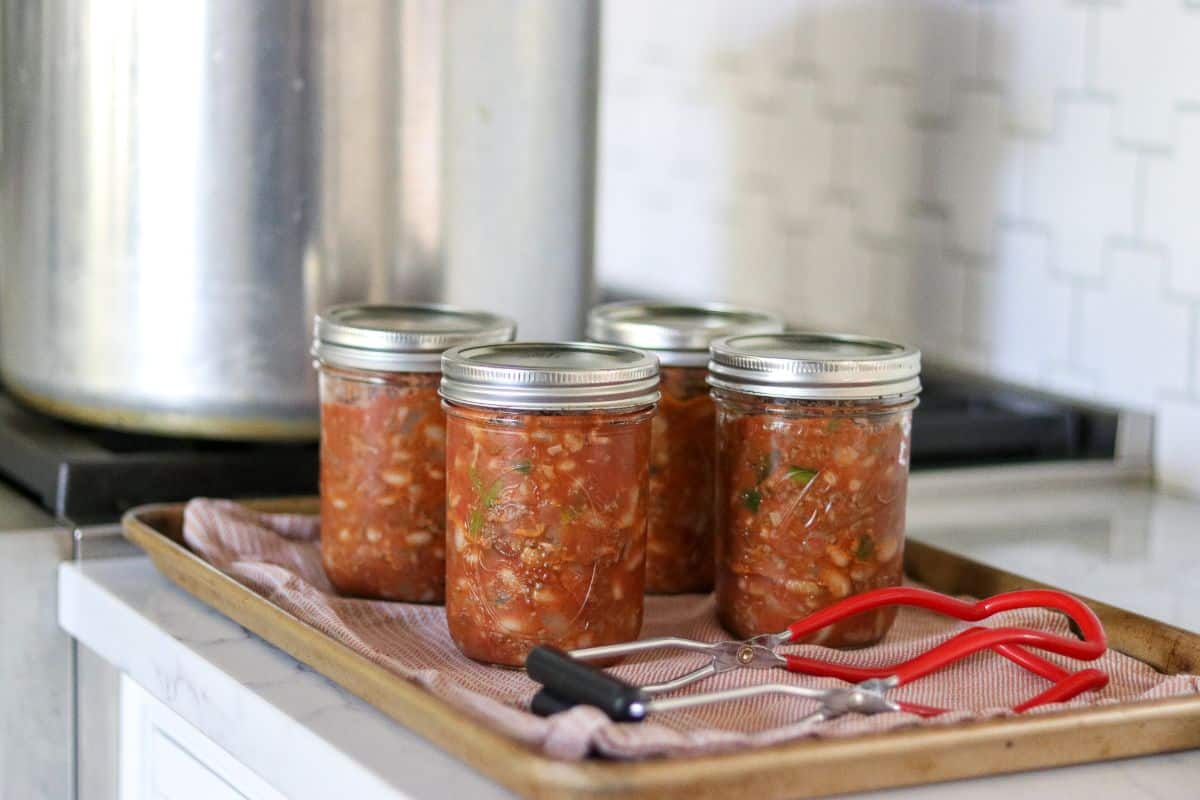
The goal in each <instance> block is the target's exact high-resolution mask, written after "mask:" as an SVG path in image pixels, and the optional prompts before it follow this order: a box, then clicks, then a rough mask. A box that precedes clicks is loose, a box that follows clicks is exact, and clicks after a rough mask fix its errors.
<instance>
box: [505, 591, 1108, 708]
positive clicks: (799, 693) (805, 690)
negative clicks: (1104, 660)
mask: <svg viewBox="0 0 1200 800" xmlns="http://www.w3.org/2000/svg"><path fill="white" fill-rule="evenodd" d="M893 605H898V606H909V607H913V608H923V609H927V610H930V611H935V612H938V613H941V614H945V615H946V616H950V617H955V618H957V619H960V620H963V621H967V622H979V621H980V620H983V619H986V618H988V617H991V616H992V615H994V614H998V613H1000V612H1003V611H1012V610H1015V609H1022V608H1048V609H1053V610H1055V611H1060V612H1062V613H1063V614H1065V615H1066V616H1067V617H1068V618H1069V619H1070V621H1071V625H1072V630H1073V631H1074V632H1076V633H1077V634H1078V636H1079V638H1077V639H1076V638H1070V637H1065V636H1059V635H1057V634H1053V633H1049V632H1046V631H1040V630H1035V629H1033V628H985V627H979V626H973V627H970V628H967V629H966V630H964V631H961V632H960V633H958V634H956V635H954V636H952V637H951V638H950V639H948V640H946V641H945V642H942V643H941V644H939V645H937V646H936V647H933V648H931V649H929V650H927V651H926V652H924V653H922V654H920V655H918V656H916V657H914V658H911V659H909V660H907V661H903V662H900V663H896V664H891V665H886V666H881V667H853V666H848V665H845V664H837V663H833V662H830V661H824V660H821V659H817V658H811V657H807V656H800V655H793V654H789V653H780V652H778V651H777V648H778V647H780V646H781V645H784V644H788V643H794V642H799V641H802V640H803V639H804V638H806V637H808V636H811V635H812V634H814V633H816V632H817V631H819V630H821V629H822V628H825V627H827V626H829V625H832V624H834V623H836V622H839V621H841V620H844V619H848V618H849V617H853V616H855V615H857V614H861V613H863V612H866V611H871V610H874V609H878V608H881V607H884V606H893ZM660 648H672V649H678V650H689V651H692V652H696V653H703V654H706V655H708V656H710V661H709V663H707V664H705V665H704V666H702V667H700V668H699V669H696V670H693V671H692V672H688V673H686V674H684V675H680V676H678V677H676V678H672V679H671V680H667V681H663V682H661V683H656V684H652V685H648V686H634V685H632V684H630V683H626V682H625V681H622V680H620V679H619V678H616V677H614V676H613V675H610V674H609V673H607V672H604V671H602V670H600V669H598V668H596V667H593V666H591V665H590V664H587V663H585V662H588V661H596V660H607V659H612V658H615V657H619V656H625V655H630V654H633V653H643V652H646V651H649V650H656V649H660ZM1026 648H1033V649H1036V650H1043V651H1046V652H1049V653H1055V654H1057V655H1061V656H1067V657H1069V658H1074V659H1079V660H1082V661H1094V660H1095V659H1097V658H1099V657H1100V656H1101V655H1103V654H1104V652H1105V650H1106V644H1105V637H1104V628H1103V626H1101V624H1100V620H1099V619H1098V618H1097V617H1096V615H1095V614H1094V613H1093V612H1092V610H1091V609H1090V608H1088V607H1087V605H1085V604H1084V603H1083V602H1082V601H1080V600H1078V599H1076V598H1074V597H1072V596H1071V595H1068V594H1064V593H1063V592H1056V591H1050V590H1047V589H1030V590H1023V591H1015V592H1006V593H1004V594H998V595H995V596H993V597H989V598H986V599H984V600H979V601H977V602H974V603H971V602H967V601H964V600H959V599H957V598H954V597H949V596H947V595H943V594H939V593H937V592H933V591H929V590H927V589H917V588H912V587H894V588H886V589H876V590H874V591H870V592H865V593H863V594H860V595H855V596H853V597H848V598H846V599H845V600H842V601H840V602H838V603H835V604H833V605H831V606H828V607H827V608H824V609H822V610H820V611H817V612H815V613H813V614H811V615H809V616H807V617H805V618H804V619H802V620H800V621H798V622H795V623H793V624H791V625H789V626H788V627H787V629H786V630H783V631H781V632H779V633H773V634H763V635H760V636H755V637H754V638H752V639H747V640H745V641H740V642H739V641H725V642H700V641H696V640H693V639H685V638H680V637H676V636H663V637H658V638H653V639H643V640H640V641H636V642H625V643H622V644H614V645H605V646H602V647H589V648H586V649H582V650H573V651H571V652H570V653H566V652H563V651H562V650H558V649H557V648H553V647H547V646H541V647H535V648H534V649H533V650H532V651H531V652H530V653H529V656H528V658H527V659H526V661H525V669H526V671H527V672H528V674H529V677H531V678H532V679H533V680H535V681H537V682H538V683H540V684H542V687H543V688H542V689H541V691H539V692H538V693H537V694H536V695H535V696H534V698H533V701H532V703H531V710H532V711H533V712H534V713H536V714H539V715H541V716H547V715H549V714H553V713H556V712H558V711H562V710H564V709H567V708H570V707H572V706H575V705H590V706H595V707H597V708H599V709H601V710H602V711H604V712H605V713H606V714H607V715H608V716H609V717H610V718H612V719H614V720H616V721H619V722H639V721H641V720H642V719H644V718H645V717H646V715H647V714H649V713H651V712H664V711H674V710H676V709H682V708H692V707H695V706H701V705H708V704H711V703H723V702H728V701H731V700H741V699H744V698H748V697H756V696H759V695H764V694H784V695H792V696H795V697H803V698H807V699H810V700H816V701H817V702H818V703H819V708H818V710H817V711H815V712H813V713H812V714H810V715H808V716H807V717H805V718H804V720H803V721H814V722H816V721H820V720H826V719H832V718H834V717H837V716H841V715H842V714H846V713H850V712H853V713H858V714H876V713H879V712H884V711H905V712H908V713H913V714H919V715H921V716H936V715H938V714H942V713H945V712H946V711H947V710H948V709H942V708H933V707H930V706H923V705H918V704H915V703H906V702H897V701H893V700H889V699H887V697H886V693H887V692H888V691H889V690H890V689H894V688H896V687H897V686H903V685H904V684H906V683H910V682H911V681H914V680H916V679H918V678H922V677H924V676H926V675H928V674H930V673H932V672H936V671H937V670H939V669H942V668H943V667H946V666H948V665H950V664H953V663H955V662H957V661H959V660H962V659H964V658H967V657H968V656H971V655H973V654H974V653H977V652H980V651H982V650H991V651H993V652H995V653H997V654H999V655H1001V656H1004V657H1005V658H1007V659H1008V660H1010V661H1012V662H1013V663H1015V664H1017V665H1019V666H1021V667H1023V668H1025V669H1027V670H1029V671H1030V672H1033V673H1034V674H1036V675H1039V676H1041V677H1043V678H1045V679H1046V680H1048V681H1051V683H1052V685H1051V686H1050V688H1048V689H1046V690H1045V691H1043V692H1041V693H1039V694H1037V695H1035V696H1033V697H1031V698H1029V699H1028V700H1025V701H1024V702H1022V703H1019V704H1017V705H1016V706H1014V707H1013V710H1014V711H1016V712H1018V713H1020V712H1022V711H1025V710H1027V709H1030V708H1034V707H1035V706H1040V705H1043V704H1046V703H1058V702H1064V701H1067V700H1070V699H1071V698H1073V697H1075V696H1076V695H1079V694H1081V693H1082V692H1085V691H1090V690H1095V689H1100V688H1103V687H1104V686H1105V685H1107V683H1108V675H1106V674H1105V673H1104V672H1101V671H1100V670H1097V669H1083V670H1079V671H1076V672H1069V671H1067V670H1066V669H1063V668H1062V667H1060V666H1058V665H1057V664H1055V663H1053V662H1051V661H1048V660H1047V659H1045V658H1043V657H1042V656H1040V655H1036V654H1034V653H1032V652H1030V651H1029V650H1028V649H1026ZM778 667H782V668H784V669H786V670H788V671H789V672H797V673H802V674H805V675H812V676H816V677H831V678H838V679H840V680H843V681H847V682H849V683H852V684H854V685H852V686H838V687H831V688H825V689H819V688H815V687H811V686H800V685H795V684H785V683H769V684H762V685H758V686H744V687H739V688H734V689H722V690H720V691H713V692H702V693H698V694H689V695H681V696H675V697H664V696H663V695H664V694H665V693H667V692H671V691H674V690H676V689H680V688H682V687H684V686H689V685H691V684H693V683H696V682H697V681H700V680H703V679H705V678H708V677H710V676H712V675H719V674H721V673H723V672H728V671H730V670H735V669H772V668H778Z"/></svg>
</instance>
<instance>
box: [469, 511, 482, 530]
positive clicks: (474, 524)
mask: <svg viewBox="0 0 1200 800" xmlns="http://www.w3.org/2000/svg"><path fill="white" fill-rule="evenodd" d="M482 530H483V512H482V511H480V510H479V509H478V508H473V509H471V513H470V514H469V515H467V531H468V532H469V533H470V534H471V535H472V536H478V535H479V532H480V531H482Z"/></svg>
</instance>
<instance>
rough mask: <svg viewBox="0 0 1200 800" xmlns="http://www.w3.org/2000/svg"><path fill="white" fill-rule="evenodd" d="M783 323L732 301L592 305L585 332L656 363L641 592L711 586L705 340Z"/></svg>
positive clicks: (711, 444)
mask: <svg viewBox="0 0 1200 800" xmlns="http://www.w3.org/2000/svg"><path fill="white" fill-rule="evenodd" d="M781 330H783V323H782V322H781V321H780V320H779V319H778V318H777V317H774V316H772V315H771V314H768V313H766V312H762V311H754V310H751V309H744V308H736V307H733V306H726V305H718V304H709V305H696V306H688V305H674V304H667V303H644V302H629V303H610V304H608V305H603V306H599V307H597V308H594V309H592V312H591V314H590V315H589V316H588V338H589V339H591V340H593V341H597V342H608V343H611V344H621V345H627V346H630V347H636V348H639V349H641V350H646V351H648V352H651V353H653V354H654V355H656V356H658V360H659V363H660V364H661V365H662V386H661V390H662V399H661V400H660V401H659V404H658V410H657V412H656V413H655V416H654V425H653V432H652V434H651V437H650V506H649V522H648V532H647V541H646V591H647V592H649V593H651V594H677V593H682V592H710V591H712V588H713V568H714V563H715V557H714V550H713V480H714V466H713V458H714V453H715V452H716V410H715V408H714V407H713V402H712V399H711V398H710V397H709V394H708V384H707V383H706V379H707V377H708V370H707V366H708V346H709V345H710V344H711V343H712V341H713V340H714V339H718V338H720V337H723V336H731V335H734V334H743V333H774V332H777V331H781Z"/></svg>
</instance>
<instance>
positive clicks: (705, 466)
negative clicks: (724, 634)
mask: <svg viewBox="0 0 1200 800" xmlns="http://www.w3.org/2000/svg"><path fill="white" fill-rule="evenodd" d="M661 374H662V399H661V400H660V401H659V404H658V411H657V413H656V414H655V417H654V424H653V435H652V437H651V445H650V511H649V533H648V538H647V544H646V591H647V592H652V593H662V594H674V593H681V592H709V591H712V588H713V570H714V555H713V524H712V514H713V461H714V453H715V451H716V423H715V419H716V410H715V409H714V407H713V402H712V399H711V398H710V397H709V395H708V385H707V384H706V383H705V378H706V376H707V374H708V372H707V370H705V369H704V368H703V367H666V366H664V367H663V368H662V373H661Z"/></svg>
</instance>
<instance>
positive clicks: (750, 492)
mask: <svg viewBox="0 0 1200 800" xmlns="http://www.w3.org/2000/svg"><path fill="white" fill-rule="evenodd" d="M741 499H742V505H744V506H745V507H746V508H748V509H750V511H751V512H753V513H755V514H757V513H758V507H759V506H761V505H762V493H761V492H759V491H758V489H747V490H746V491H744V492H742V496H741Z"/></svg>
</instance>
